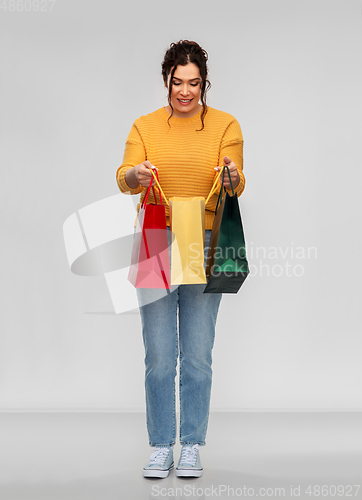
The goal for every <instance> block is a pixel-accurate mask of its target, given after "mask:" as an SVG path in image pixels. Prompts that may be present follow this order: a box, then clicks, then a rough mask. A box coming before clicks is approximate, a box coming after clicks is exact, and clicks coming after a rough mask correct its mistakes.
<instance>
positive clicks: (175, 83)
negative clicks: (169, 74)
mask: <svg viewBox="0 0 362 500" xmlns="http://www.w3.org/2000/svg"><path fill="white" fill-rule="evenodd" d="M172 85H176V86H178V85H181V83H177V82H172Z"/></svg>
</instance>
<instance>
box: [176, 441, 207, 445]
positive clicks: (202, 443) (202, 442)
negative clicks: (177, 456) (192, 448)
mask: <svg viewBox="0 0 362 500" xmlns="http://www.w3.org/2000/svg"><path fill="white" fill-rule="evenodd" d="M185 444H198V445H200V446H205V445H206V443H205V441H199V442H197V441H180V445H181V446H183V445H185Z"/></svg>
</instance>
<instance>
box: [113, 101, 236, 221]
mask: <svg viewBox="0 0 362 500" xmlns="http://www.w3.org/2000/svg"><path fill="white" fill-rule="evenodd" d="M168 117H169V113H168V112H167V111H166V109H165V108H164V107H162V108H160V109H158V110H156V111H154V112H153V113H149V114H148V115H144V116H141V117H140V118H138V119H137V120H136V121H135V122H134V123H133V126H132V128H131V131H130V133H129V135H128V137H127V141H126V147H125V151H124V157H123V163H122V165H121V166H120V167H119V168H118V170H117V174H116V178H117V184H118V187H119V189H120V190H121V191H122V192H123V193H128V194H138V193H141V197H140V202H142V200H143V198H144V195H145V193H146V188H144V187H143V186H141V185H140V186H139V187H138V188H136V189H131V188H130V187H129V186H128V185H127V183H126V180H125V175H126V172H127V170H129V169H130V168H132V167H134V166H135V165H138V164H140V163H142V162H143V161H145V160H148V161H150V162H151V163H152V165H154V166H155V167H157V168H158V176H159V181H160V185H161V187H162V190H163V192H164V193H165V195H166V197H167V199H169V198H170V197H172V196H184V197H193V196H203V197H204V198H205V199H206V198H207V196H208V194H209V192H210V190H211V188H212V185H213V181H214V180H215V177H216V175H217V171H216V170H214V167H216V166H222V165H223V158H224V156H228V157H229V158H230V159H231V160H232V161H233V162H234V163H235V164H236V166H237V168H238V171H239V175H240V183H239V185H238V186H237V187H236V189H234V191H235V192H236V193H237V195H238V196H240V195H241V193H242V192H243V190H244V187H245V177H244V174H243V144H244V141H243V136H242V132H241V129H240V125H239V123H238V121H237V120H236V119H235V118H234V117H233V116H232V115H230V114H229V113H225V112H224V111H219V110H217V109H214V108H211V107H210V106H208V109H207V113H206V116H205V118H204V123H205V128H204V129H203V130H201V131H197V129H201V126H202V124H201V110H200V111H199V113H198V114H196V115H194V116H192V117H189V118H177V117H175V116H172V117H171V118H170V122H169V123H170V126H169V125H168V123H167V119H168ZM225 175H226V173H225ZM155 191H156V194H157V197H158V189H157V187H156V188H155ZM219 192H220V185H219V187H218V189H217V191H216V193H215V194H214V195H213V196H212V197H211V198H210V200H209V201H208V203H207V205H206V207H205V229H211V228H212V223H213V220H214V211H215V207H216V202H217V196H218V193H219ZM229 192H231V191H229ZM148 203H154V197H153V192H152V190H151V191H150V194H149V197H148ZM158 203H159V200H158ZM139 207H140V203H139V204H138V206H137V214H138V211H139ZM166 218H167V225H170V220H169V208H168V206H167V205H166ZM136 220H137V219H136ZM135 223H136V222H135Z"/></svg>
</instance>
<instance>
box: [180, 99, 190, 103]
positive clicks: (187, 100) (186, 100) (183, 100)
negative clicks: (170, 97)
mask: <svg viewBox="0 0 362 500" xmlns="http://www.w3.org/2000/svg"><path fill="white" fill-rule="evenodd" d="M191 100H192V99H179V101H181V102H190V101H191Z"/></svg>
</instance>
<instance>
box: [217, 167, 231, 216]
mask: <svg viewBox="0 0 362 500" xmlns="http://www.w3.org/2000/svg"><path fill="white" fill-rule="evenodd" d="M225 168H226V169H227V172H228V176H229V181H230V186H231V191H232V193H233V196H234V194H235V193H234V188H233V183H232V182H231V176H230V170H229V167H228V166H226V165H225V166H224V167H223V170H222V171H223V174H222V182H221V189H220V193H219V196H218V198H217V203H216V208H215V215H216V212H217V209H218V206H219V204H220V203H221V201H222V194H223V191H224V190H225V192H226V188H224V178H225ZM220 200H221V201H220Z"/></svg>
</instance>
